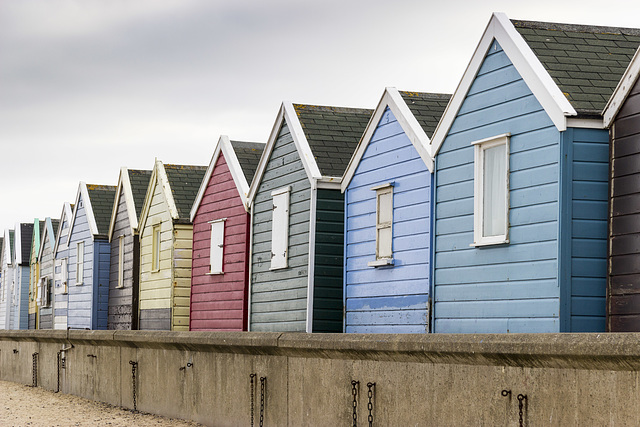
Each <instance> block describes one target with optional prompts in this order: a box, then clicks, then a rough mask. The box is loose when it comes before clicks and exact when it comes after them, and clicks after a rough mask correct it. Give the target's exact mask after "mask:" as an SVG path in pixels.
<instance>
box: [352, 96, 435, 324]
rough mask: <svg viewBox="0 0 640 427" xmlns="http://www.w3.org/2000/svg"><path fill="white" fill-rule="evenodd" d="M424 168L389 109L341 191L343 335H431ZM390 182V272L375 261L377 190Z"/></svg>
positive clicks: (427, 198) (428, 213) (428, 212)
mask: <svg viewBox="0 0 640 427" xmlns="http://www.w3.org/2000/svg"><path fill="white" fill-rule="evenodd" d="M432 179H433V176H432V174H431V173H430V172H429V169H428V168H427V166H426V165H425V164H424V161H422V159H421V158H420V155H419V154H418V152H417V150H416V149H415V147H414V146H413V144H412V143H411V141H410V140H409V138H408V137H407V135H406V134H405V133H404V131H403V129H402V127H401V126H400V124H399V123H398V121H397V120H396V118H395V117H394V115H393V113H392V112H391V110H390V109H389V108H387V109H386V110H385V112H384V114H383V115H382V117H381V119H380V122H379V123H378V127H377V128H376V131H375V133H374V134H373V136H372V137H371V141H370V142H369V145H368V146H367V149H366V151H365V153H364V155H363V157H362V160H361V161H360V164H359V165H358V167H357V168H356V172H355V174H354V176H353V179H352V180H351V182H350V183H349V187H348V188H347V190H346V192H345V199H346V205H347V213H346V221H347V224H346V233H347V235H346V239H345V245H346V263H345V275H346V278H345V293H346V296H345V297H346V298H345V312H346V318H345V332H356V333H395V332H403V333H425V332H428V325H429V319H428V314H429V313H428V309H427V307H428V304H429V286H430V280H429V277H430V275H431V274H430V271H431V262H430V247H431V181H432ZM389 182H393V183H394V187H393V229H392V230H393V242H392V249H393V258H394V265H393V266H392V267H377V268H374V267H369V266H368V265H367V263H368V262H370V261H375V259H376V192H375V191H372V190H371V188H372V187H374V186H377V185H380V184H384V183H389Z"/></svg>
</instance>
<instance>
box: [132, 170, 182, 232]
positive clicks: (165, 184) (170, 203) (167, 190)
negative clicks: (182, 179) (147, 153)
mask: <svg viewBox="0 0 640 427" xmlns="http://www.w3.org/2000/svg"><path fill="white" fill-rule="evenodd" d="M156 185H160V186H161V188H162V192H163V194H164V198H165V200H166V202H167V208H168V209H169V215H170V216H171V218H172V219H173V220H176V219H178V208H177V207H176V203H175V201H174V200H173V194H172V193H171V186H170V185H169V179H168V178H167V173H166V171H165V170H164V165H163V164H162V162H161V161H160V160H157V159H156V162H155V164H154V166H153V171H152V172H151V178H150V179H149V188H148V189H147V195H146V196H145V198H144V204H143V205H142V212H141V213H140V220H139V224H138V230H142V229H143V228H144V226H145V224H146V221H147V218H148V217H149V209H150V208H151V201H152V200H153V193H154V192H155V188H156Z"/></svg>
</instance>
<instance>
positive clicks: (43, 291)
mask: <svg viewBox="0 0 640 427" xmlns="http://www.w3.org/2000/svg"><path fill="white" fill-rule="evenodd" d="M59 222H60V221H59V220H58V219H51V218H50V217H47V218H45V220H44V221H43V224H44V227H43V228H42V229H43V234H42V238H41V239H40V240H41V244H40V249H39V251H38V254H37V257H38V263H39V280H38V283H37V284H36V295H35V300H36V304H37V308H38V310H37V313H38V315H37V318H38V324H37V329H53V303H54V302H53V283H54V256H53V255H54V252H53V251H54V247H55V242H56V234H57V232H58V225H59Z"/></svg>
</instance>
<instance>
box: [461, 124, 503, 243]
mask: <svg viewBox="0 0 640 427" xmlns="http://www.w3.org/2000/svg"><path fill="white" fill-rule="evenodd" d="M510 137H511V134H509V133H505V134H501V135H496V136H492V137H490V138H485V139H481V140H478V141H474V142H472V143H471V145H473V146H474V188H473V201H474V204H473V240H474V242H473V244H472V245H470V246H487V245H502V244H506V243H509V139H510ZM500 145H504V146H505V158H504V162H505V176H504V180H505V183H506V186H505V192H506V194H505V197H504V201H505V203H504V206H503V207H502V208H503V209H504V218H505V223H504V231H505V232H504V234H499V235H495V236H485V235H484V227H483V225H484V220H485V212H484V179H485V171H484V152H485V150H487V149H489V148H493V147H497V146H500ZM497 208H499V207H497Z"/></svg>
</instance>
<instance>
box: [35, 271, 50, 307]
mask: <svg viewBox="0 0 640 427" xmlns="http://www.w3.org/2000/svg"><path fill="white" fill-rule="evenodd" d="M50 287H51V279H49V278H48V277H46V276H45V277H42V278H40V284H39V286H38V296H37V298H36V300H37V303H38V306H40V307H48V306H49V304H50V294H49V293H50V292H51V289H50Z"/></svg>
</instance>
